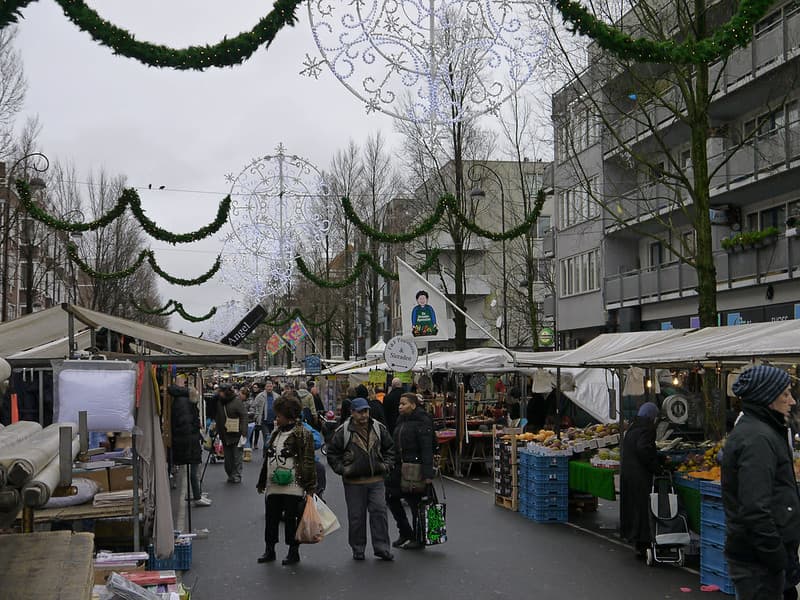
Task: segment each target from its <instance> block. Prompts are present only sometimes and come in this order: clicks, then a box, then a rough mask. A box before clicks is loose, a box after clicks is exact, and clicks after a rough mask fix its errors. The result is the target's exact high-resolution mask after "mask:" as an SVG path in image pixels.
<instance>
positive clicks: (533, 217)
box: [455, 190, 547, 242]
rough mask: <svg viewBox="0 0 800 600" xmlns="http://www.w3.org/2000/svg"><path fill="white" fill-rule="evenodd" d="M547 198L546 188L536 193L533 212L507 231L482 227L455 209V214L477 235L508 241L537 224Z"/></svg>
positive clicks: (464, 225)
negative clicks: (496, 230) (495, 230)
mask: <svg viewBox="0 0 800 600" xmlns="http://www.w3.org/2000/svg"><path fill="white" fill-rule="evenodd" d="M546 199H547V196H546V195H545V193H544V190H539V192H538V193H537V194H536V203H535V204H534V206H533V210H532V211H531V213H530V214H529V215H528V216H527V217H526V218H525V220H524V221H522V222H521V223H520V224H519V225H517V226H516V227H514V228H513V229H508V230H507V231H506V232H505V233H503V232H500V233H497V232H494V231H489V230H488V229H484V228H483V227H480V226H479V225H477V224H475V223H473V222H472V221H470V220H469V219H467V218H466V217H465V216H464V215H462V214H461V213H460V212H459V211H455V216H456V218H457V219H458V220H459V222H460V223H461V225H462V226H463V227H464V228H465V229H468V230H469V231H471V232H472V233H474V234H475V235H479V236H480V237H484V238H488V239H490V240H493V241H495V242H502V241H504V240H505V241H508V240H513V239H515V238H518V237H520V236H523V235H525V234H526V233H528V232H529V231H530V230H531V228H532V227H533V226H534V225H536V221H537V220H538V219H539V214H540V213H541V212H542V207H543V206H544V201H545V200H546Z"/></svg>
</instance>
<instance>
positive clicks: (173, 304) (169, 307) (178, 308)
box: [128, 296, 217, 323]
mask: <svg viewBox="0 0 800 600" xmlns="http://www.w3.org/2000/svg"><path fill="white" fill-rule="evenodd" d="M128 300H129V301H130V303H131V305H132V306H133V307H134V308H135V309H136V310H138V311H140V312H143V313H146V314H148V315H158V316H160V317H167V316H169V315H171V314H173V313H176V312H177V313H178V314H179V315H180V316H181V318H183V319H185V320H186V321H191V322H192V323H200V322H201V321H207V320H208V319H210V318H211V317H213V316H214V315H215V314H217V307H216V306H212V307H211V310H210V311H208V312H207V313H206V314H204V315H202V316H200V317H195V316H194V315H190V314H189V313H188V312H186V310H185V309H184V308H183V304H182V303H180V302H178V301H177V300H170V301H169V302H167V303H166V304H165V305H164V306H162V307H161V308H154V309H153V308H147V307H146V306H144V305H142V304H139V303H138V302H136V299H135V298H134V297H133V296H131V297H130V298H129V299H128Z"/></svg>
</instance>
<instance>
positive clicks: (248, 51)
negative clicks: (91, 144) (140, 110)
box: [0, 0, 302, 71]
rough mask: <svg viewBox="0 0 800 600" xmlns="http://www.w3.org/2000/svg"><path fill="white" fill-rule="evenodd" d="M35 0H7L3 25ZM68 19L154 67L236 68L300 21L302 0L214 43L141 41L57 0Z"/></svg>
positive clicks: (281, 4)
mask: <svg viewBox="0 0 800 600" xmlns="http://www.w3.org/2000/svg"><path fill="white" fill-rule="evenodd" d="M31 1H32V0H6V1H5V2H4V3H3V6H2V8H0V27H6V26H7V25H9V24H11V23H14V22H16V21H17V20H18V19H19V18H20V17H21V16H22V15H21V10H22V9H23V8H24V7H25V6H27V5H28V4H30V3H31ZM55 1H56V2H57V3H58V5H59V6H61V9H62V10H63V11H64V14H65V15H66V16H67V18H68V19H69V20H70V21H72V22H73V23H74V24H75V25H76V26H77V27H78V28H80V29H82V30H83V31H85V32H86V33H88V34H89V35H90V36H91V37H92V39H93V40H94V41H96V42H98V43H99V44H102V45H104V46H108V47H109V48H111V49H112V50H113V51H114V53H115V54H121V55H122V56H127V57H128V58H133V59H135V60H138V61H139V62H141V63H143V64H145V65H148V66H150V67H168V68H172V69H180V70H188V69H194V70H198V71H202V70H203V69H207V68H209V67H232V66H234V65H238V64H241V63H242V62H244V61H245V60H247V59H248V58H250V57H251V56H252V55H253V53H254V52H255V51H256V50H258V49H259V48H260V47H261V46H264V47H269V45H270V44H271V43H272V41H273V40H274V39H275V36H276V35H277V33H278V32H279V31H280V30H281V29H282V28H283V27H284V26H286V25H294V24H295V23H296V22H297V17H296V16H295V11H296V10H297V7H298V6H299V5H300V3H301V1H302V0H277V2H275V4H274V5H273V8H272V11H271V12H270V13H269V14H268V15H266V16H264V17H263V18H262V19H261V20H260V21H259V22H258V23H257V24H256V26H255V27H253V29H252V30H250V31H245V32H242V33H240V34H238V35H236V36H234V37H232V38H230V39H228V38H227V37H225V38H223V39H222V41H221V42H218V43H216V44H214V45H212V46H189V47H188V48H170V47H169V46H163V45H160V44H151V43H149V42H140V41H138V40H136V38H135V37H134V36H133V34H132V33H130V32H129V31H127V30H125V29H122V28H120V27H117V26H116V25H114V24H113V23H110V22H109V21H106V20H104V19H103V18H101V17H100V15H98V14H97V12H95V11H94V10H92V9H91V8H90V7H89V6H88V5H87V4H86V3H85V2H83V1H82V0H55Z"/></svg>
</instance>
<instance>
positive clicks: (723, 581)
mask: <svg viewBox="0 0 800 600" xmlns="http://www.w3.org/2000/svg"><path fill="white" fill-rule="evenodd" d="M700 583H701V584H702V585H716V586H718V587H719V589H720V591H721V592H722V593H723V594H730V595H731V596H733V595H734V594H735V593H736V591H735V590H734V589H733V582H732V581H731V578H730V577H728V574H727V573H724V572H722V573H721V572H719V571H717V570H715V569H710V568H703V567H702V566H701V567H700Z"/></svg>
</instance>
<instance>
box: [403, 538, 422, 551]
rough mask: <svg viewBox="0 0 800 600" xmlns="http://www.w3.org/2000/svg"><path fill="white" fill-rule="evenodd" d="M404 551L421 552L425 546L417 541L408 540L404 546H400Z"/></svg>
mask: <svg viewBox="0 0 800 600" xmlns="http://www.w3.org/2000/svg"><path fill="white" fill-rule="evenodd" d="M400 547H401V548H402V549H403V550H421V549H422V548H424V547H425V546H424V545H423V544H421V543H420V542H418V541H417V540H408V541H407V542H405V543H404V544H403V545H402V546H400Z"/></svg>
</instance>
